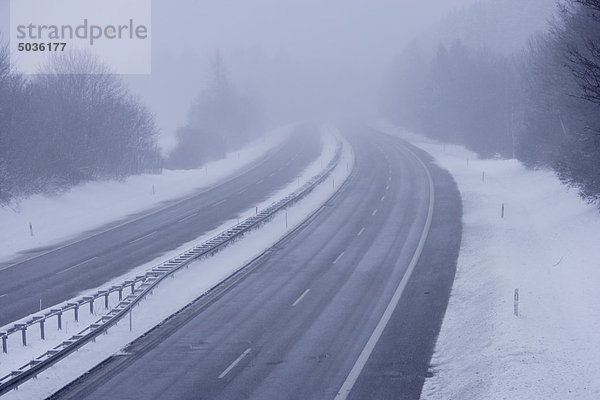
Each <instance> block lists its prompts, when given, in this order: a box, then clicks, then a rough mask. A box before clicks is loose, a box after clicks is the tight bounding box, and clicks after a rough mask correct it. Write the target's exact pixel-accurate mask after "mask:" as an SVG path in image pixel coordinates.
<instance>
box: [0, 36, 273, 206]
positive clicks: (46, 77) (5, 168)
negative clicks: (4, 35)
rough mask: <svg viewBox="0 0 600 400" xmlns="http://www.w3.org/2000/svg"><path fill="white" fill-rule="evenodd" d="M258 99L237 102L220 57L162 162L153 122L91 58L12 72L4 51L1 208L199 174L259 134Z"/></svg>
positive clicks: (0, 67)
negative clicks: (171, 171)
mask: <svg viewBox="0 0 600 400" xmlns="http://www.w3.org/2000/svg"><path fill="white" fill-rule="evenodd" d="M260 115H261V113H260V107H259V106H258V102H257V101H256V100H255V98H253V97H251V96H242V95H240V94H239V93H238V92H237V91H236V89H235V88H234V86H233V84H232V83H231V81H230V79H229V74H228V70H227V68H226V67H225V65H224V62H223V60H222V58H221V57H220V56H219V55H218V56H217V57H216V58H215V61H214V62H213V66H212V73H211V77H210V78H209V79H207V82H206V87H205V88H204V90H202V91H201V92H200V94H199V95H198V97H197V99H196V101H195V102H194V104H193V105H192V107H191V109H190V112H189V118H188V123H187V124H186V125H185V126H184V127H182V128H180V129H179V130H178V132H177V136H178V141H179V143H178V146H177V147H176V148H175V149H174V150H173V151H172V152H171V154H170V155H169V156H168V157H167V158H166V159H165V158H164V156H163V155H162V154H161V151H160V149H159V147H158V145H157V140H156V139H157V135H158V128H157V126H156V123H155V120H154V116H153V114H151V113H150V112H149V110H148V109H147V108H146V107H145V106H144V104H143V103H142V102H141V101H140V100H139V99H137V98H135V97H134V96H133V95H132V94H131V93H130V92H129V90H128V88H127V87H126V85H125V84H124V83H123V81H122V80H121V79H120V78H119V76H118V75H115V74H112V73H110V71H109V70H108V69H107V68H106V67H105V66H104V65H103V64H102V63H101V62H99V61H98V60H96V59H95V58H94V57H93V56H91V55H90V54H87V53H78V52H74V53H71V54H69V55H66V56H65V57H61V58H60V59H57V58H55V59H52V60H51V61H50V62H48V64H47V65H46V66H45V67H44V68H43V70H42V73H40V74H36V75H30V76H25V75H22V74H19V73H18V71H14V70H13V69H12V68H11V65H10V62H9V52H8V48H7V47H6V46H4V47H0V205H1V204H3V203H7V202H10V201H11V200H13V199H20V198H25V197H28V196H30V195H32V194H36V193H57V192H60V191H63V190H66V189H68V188H70V187H72V186H75V185H77V184H80V183H82V182H88V181H94V180H108V179H117V180H119V179H123V178H125V177H127V176H129V175H134V174H140V173H159V172H160V171H161V170H162V167H163V166H167V167H168V168H184V169H189V168H197V167H199V166H200V165H202V164H203V163H205V162H206V161H208V160H211V159H216V158H220V157H223V156H224V155H225V153H226V152H227V151H231V150H235V149H237V148H239V147H241V146H242V145H243V144H245V143H247V142H248V141H250V140H251V139H253V138H255V137H257V136H258V135H259V134H260V132H261V129H262V123H261V121H262V120H261V118H260Z"/></svg>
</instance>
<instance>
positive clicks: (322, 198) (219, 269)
mask: <svg viewBox="0 0 600 400" xmlns="http://www.w3.org/2000/svg"><path fill="white" fill-rule="evenodd" d="M324 131H325V133H326V135H325V137H324V145H323V152H322V154H321V157H320V158H319V159H318V160H316V161H315V162H313V163H312V164H311V165H309V166H308V167H307V168H306V169H305V171H303V173H302V174H301V176H300V177H299V179H295V180H294V181H293V182H291V183H290V184H289V185H288V186H287V187H286V188H284V189H282V190H281V191H280V192H278V193H276V194H274V195H273V196H272V197H271V198H270V199H268V200H267V201H265V202H264V204H262V205H259V209H260V208H263V207H265V206H267V205H268V204H271V203H272V202H274V201H276V200H278V199H279V198H281V197H284V196H285V195H287V194H289V193H290V192H293V191H294V190H296V189H297V187H298V185H302V184H304V183H305V182H306V181H308V180H309V179H310V178H311V177H312V176H314V175H316V173H318V172H319V171H320V170H321V169H322V168H321V164H322V165H323V166H325V165H327V163H329V161H330V160H331V159H332V158H333V156H334V153H335V143H336V141H335V140H334V139H333V136H332V135H333V134H335V129H334V128H333V127H325V128H324ZM343 143H344V148H343V151H342V157H341V159H340V161H339V164H338V166H337V167H336V169H335V170H334V171H333V177H334V179H335V187H334V185H333V184H332V182H333V180H332V179H327V180H326V181H325V182H323V183H321V184H320V185H318V186H317V187H316V188H315V189H314V190H313V191H312V192H311V193H310V194H309V195H308V196H306V197H305V198H304V199H302V200H300V201H299V202H297V203H296V204H294V205H292V206H291V207H289V208H287V209H286V210H284V211H280V212H279V213H277V214H276V215H275V216H274V218H273V219H272V220H271V221H269V222H267V223H266V224H264V225H263V226H262V227H261V228H260V229H258V230H255V231H251V232H249V233H246V234H245V235H244V237H243V238H241V239H239V240H237V241H235V242H234V243H232V244H231V245H229V246H227V247H226V248H225V249H223V250H221V251H220V252H219V253H217V254H216V255H214V256H212V257H209V258H206V259H202V260H199V261H196V262H193V263H192V264H191V265H190V267H189V269H184V270H182V271H179V272H177V273H176V275H175V278H174V279H167V280H165V281H163V282H162V283H161V284H160V285H159V286H158V287H157V288H156V289H155V290H154V291H153V294H152V295H151V296H149V297H147V298H146V299H145V300H144V301H142V302H141V303H140V305H139V306H137V307H135V308H134V309H133V312H132V330H131V331H130V330H129V321H128V320H123V321H121V322H120V323H119V324H118V325H117V326H116V327H113V328H111V329H110V330H109V332H108V335H101V336H100V337H98V338H97V339H96V342H95V343H90V344H88V345H86V346H84V347H83V348H81V349H80V350H78V351H77V352H76V353H74V354H72V355H70V356H69V357H68V358H66V359H65V360H62V361H60V362H59V363H58V364H56V365H55V366H53V367H51V368H50V369H49V370H47V371H45V372H43V373H42V374H40V375H39V376H38V379H36V380H32V381H29V382H27V383H25V384H24V385H22V386H21V387H20V388H19V390H18V391H11V392H9V393H7V394H6V395H5V396H4V397H3V399H4V398H6V399H36V398H46V397H47V396H49V395H50V394H52V393H53V392H55V391H56V390H58V389H60V388H61V387H63V386H64V385H66V384H68V383H69V382H71V381H72V380H74V379H76V378H77V377H78V376H80V375H82V374H83V373H85V372H86V371H88V370H89V369H91V368H93V367H94V366H95V365H97V364H98V363H100V362H101V361H103V360H104V359H106V358H107V357H109V356H110V355H112V354H115V353H117V352H119V351H120V350H121V349H122V348H123V347H124V346H125V345H127V344H128V343H130V342H131V341H133V340H134V339H135V338H137V337H139V336H141V335H143V334H144V333H145V332H147V331H148V330H149V329H151V328H152V327H154V326H156V325H157V324H159V323H160V322H161V321H163V320H164V319H165V318H166V317H168V316H169V315H171V314H173V313H175V312H177V311H178V310H180V309H181V308H183V307H184V306H185V305H187V304H189V303H190V302H191V301H193V300H194V299H196V298H198V297H199V296H201V295H202V294H203V293H206V292H207V291H208V290H210V289H211V288H212V287H214V286H215V285H217V284H218V283H220V282H222V281H223V280H224V279H226V278H227V277H229V276H230V275H232V274H233V273H235V272H236V271H237V270H239V268H240V267H242V266H243V265H244V264H246V263H247V262H248V261H250V260H252V259H253V258H254V257H256V256H257V255H258V254H260V253H262V252H263V251H264V250H265V249H266V248H268V247H270V246H272V245H273V244H274V243H276V242H277V241H278V240H279V239H280V238H281V237H282V236H283V235H285V233H286V232H289V231H290V230H293V229H294V228H295V227H296V226H298V225H299V224H300V223H301V222H302V221H304V220H305V219H306V218H307V217H308V216H309V215H310V214H311V213H312V212H314V211H315V210H316V209H318V208H319V207H320V206H321V205H322V204H324V203H325V202H326V201H327V200H328V199H329V198H330V197H331V196H332V194H333V193H334V192H335V191H336V190H337V189H338V188H339V185H341V184H342V182H344V180H345V179H346V178H347V176H348V174H349V173H350V171H351V170H352V165H353V160H354V157H353V154H352V151H351V148H350V146H349V145H348V144H347V143H346V142H345V141H343ZM254 212H255V211H254V208H252V209H249V210H247V212H245V213H243V215H244V217H245V216H249V215H252V214H254ZM286 220H287V227H286ZM235 222H237V219H236V220H235V221H234V220H231V221H228V222H226V223H225V224H224V225H223V226H222V227H220V228H219V229H218V231H219V232H220V231H223V230H225V229H226V228H228V227H230V226H231V225H233V224H234V223H235ZM216 232H217V230H215V231H214V232H212V233H211V236H213V235H214V234H215V233H216ZM209 237H210V236H209V235H204V236H203V237H201V238H198V239H197V240H195V241H193V242H190V243H187V244H184V245H182V246H181V247H180V248H179V249H176V250H174V251H173V252H172V253H171V254H166V255H164V256H163V257H161V258H160V259H161V260H163V259H167V258H170V257H171V256H172V255H175V254H178V253H180V252H181V251H182V250H184V249H187V248H189V247H191V246H192V245H193V244H196V243H198V242H201V241H203V240H206V239H208V238H209ZM158 261H159V260H154V261H153V262H151V263H147V264H145V265H143V266H141V267H140V268H138V269H137V270H136V271H133V272H132V273H130V274H128V275H127V276H123V277H120V278H117V279H115V282H117V281H119V282H120V281H122V280H124V279H126V278H127V277H129V276H133V275H135V274H136V273H138V272H141V271H144V270H146V269H148V268H149V267H151V266H153V265H155V264H157V262H158ZM105 286H110V283H109V284H107V285H105ZM91 292H93V291H91ZM84 312H87V311H85V310H83V309H82V310H81V311H80V313H84ZM31 347H32V349H27V354H29V353H31V354H34V353H35V351H36V350H37V353H38V354H36V355H39V354H41V352H43V351H45V350H47V348H48V347H49V343H48V341H46V342H41V341H37V343H35V344H33V345H32V346H31ZM13 354H14V353H13ZM22 361H23V357H22V356H16V357H13V356H11V353H10V352H9V354H8V357H7V355H2V354H0V367H2V363H4V366H3V368H1V369H3V370H5V371H10V370H11V369H15V368H16V367H18V366H20V365H21V364H23V362H22ZM24 362H27V358H25V361H24ZM0 375H2V373H1V372H0Z"/></svg>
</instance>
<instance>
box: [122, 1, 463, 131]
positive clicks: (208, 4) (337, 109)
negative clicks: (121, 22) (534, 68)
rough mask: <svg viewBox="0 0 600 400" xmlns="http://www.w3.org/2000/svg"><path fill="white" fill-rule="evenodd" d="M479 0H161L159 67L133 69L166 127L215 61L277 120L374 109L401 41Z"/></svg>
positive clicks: (179, 116)
mask: <svg viewBox="0 0 600 400" xmlns="http://www.w3.org/2000/svg"><path fill="white" fill-rule="evenodd" d="M470 3H473V0H430V1H426V2H416V1H412V0H411V1H409V0H402V1H398V0H382V1H377V2H373V1H368V0H350V1H348V0H334V1H327V2H324V1H321V0H303V1H298V0H293V1H281V0H258V1H251V2H247V1H231V0H227V1H222V0H219V1H200V2H199V1H191V0H185V1H176V2H166V1H154V2H153V26H152V29H153V65H152V67H153V74H152V75H151V76H148V77H143V76H140V77H132V78H131V79H130V82H131V84H132V86H133V87H134V88H135V90H136V91H138V92H139V93H141V94H142V95H143V97H144V98H145V99H147V102H148V104H149V105H150V107H151V108H152V109H153V110H154V111H155V112H156V113H157V117H158V122H159V126H160V127H161V129H162V131H163V132H164V133H165V134H166V135H165V136H166V137H169V134H170V133H171V132H173V131H174V129H175V128H176V127H177V126H178V125H180V124H181V122H182V120H184V119H185V115H186V113H187V110H188V107H189V103H190V101H191V100H192V99H193V97H194V96H195V95H196V93H197V91H198V90H199V89H200V88H201V86H202V84H203V79H205V76H204V74H205V71H206V67H207V65H208V64H209V59H210V58H212V57H213V56H214V54H215V52H216V51H221V52H222V53H223V55H224V60H225V63H226V65H227V66H228V67H229V69H230V71H231V77H232V79H233V80H234V81H235V82H236V83H237V84H238V85H239V86H240V88H241V90H252V91H256V92H257V93H258V95H259V96H260V97H261V99H262V102H263V103H264V107H265V109H266V112H267V114H268V115H269V116H270V117H271V118H272V119H275V120H276V121H277V122H279V121H285V120H291V121H294V120H300V119H307V118H327V117H332V116H336V115H339V114H353V115H356V113H360V114H364V113H367V114H368V113H371V112H372V111H373V109H374V105H375V104H376V97H377V93H378V89H379V85H380V82H381V73H382V71H383V70H384V68H385V66H386V64H387V63H389V61H390V60H391V58H392V56H393V55H394V54H395V53H397V52H398V51H399V50H400V49H401V48H402V47H403V46H404V44H405V43H406V42H407V41H408V40H410V39H411V38H412V37H414V36H415V35H417V34H419V33H420V32H422V31H424V30H426V29H428V28H429V27H430V26H431V25H432V24H433V23H435V22H436V21H437V20H439V19H440V18H442V17H443V16H444V15H445V14H447V13H448V12H449V11H450V10H451V9H453V8H455V7H457V6H461V5H464V4H470Z"/></svg>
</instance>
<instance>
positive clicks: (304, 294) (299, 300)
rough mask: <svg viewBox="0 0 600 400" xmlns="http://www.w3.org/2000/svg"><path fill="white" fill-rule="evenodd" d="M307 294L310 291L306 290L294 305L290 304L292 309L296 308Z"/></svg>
mask: <svg viewBox="0 0 600 400" xmlns="http://www.w3.org/2000/svg"><path fill="white" fill-rule="evenodd" d="M308 292H310V289H306V290H305V291H304V293H302V295H301V296H300V297H298V299H297V300H296V301H295V302H294V304H292V307H296V305H297V304H298V303H300V302H301V301H302V299H303V298H304V296H306V295H307V294H308Z"/></svg>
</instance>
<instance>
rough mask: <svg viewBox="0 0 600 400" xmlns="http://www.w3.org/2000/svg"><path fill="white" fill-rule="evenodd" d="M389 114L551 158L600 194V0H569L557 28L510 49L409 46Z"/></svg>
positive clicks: (490, 152) (536, 159) (535, 161)
mask: <svg viewBox="0 0 600 400" xmlns="http://www.w3.org/2000/svg"><path fill="white" fill-rule="evenodd" d="M384 88H385V89H384V91H383V94H382V102H381V111H382V114H383V115H384V117H386V118H387V119H389V120H390V121H392V122H394V123H396V124H398V125H401V126H403V127H405V128H407V129H410V130H413V131H416V132H422V133H424V134H425V135H427V136H429V137H432V138H435V139H439V140H442V141H446V142H452V143H456V144H462V145H465V146H466V147H468V148H469V149H471V150H473V151H475V152H477V153H478V154H479V155H481V156H482V157H494V156H496V157H505V158H510V157H516V158H517V159H519V160H520V161H522V162H523V163H524V164H526V165H527V166H530V167H534V168H535V167H551V168H553V169H554V170H555V171H556V172H557V174H558V176H559V177H560V178H561V179H562V180H563V181H564V182H565V183H567V184H569V185H572V186H575V187H577V188H578V189H579V190H580V192H581V194H582V195H583V196H584V197H585V198H587V199H589V200H593V201H597V200H599V199H600V168H598V166H599V165H600V108H599V107H600V0H569V1H568V3H565V4H562V5H561V6H560V14H559V18H558V19H557V20H556V21H554V23H553V24H552V27H551V29H550V30H549V31H547V32H546V33H544V34H539V35H537V36H536V37H534V38H533V39H532V40H531V41H530V43H529V45H528V46H527V49H525V50H524V51H523V52H521V53H519V54H516V55H512V56H508V55H505V54H501V53H499V52H496V51H494V50H493V49H489V48H477V49H475V48H470V47H468V46H465V45H463V44H462V43H461V42H459V41H457V42H455V43H454V44H451V45H449V46H444V45H440V46H439V47H438V49H437V50H436V51H435V53H434V54H433V56H432V55H430V54H427V52H426V51H425V50H424V49H423V48H422V47H420V46H418V45H417V44H412V45H409V46H407V47H406V48H405V49H404V50H403V52H402V53H401V54H400V55H399V56H398V57H397V58H396V60H395V61H394V63H393V65H392V66H391V68H390V69H389V71H388V73H387V75H386V78H385V84H384Z"/></svg>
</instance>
